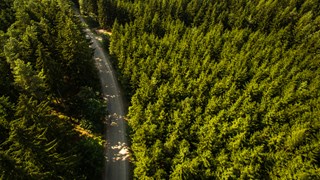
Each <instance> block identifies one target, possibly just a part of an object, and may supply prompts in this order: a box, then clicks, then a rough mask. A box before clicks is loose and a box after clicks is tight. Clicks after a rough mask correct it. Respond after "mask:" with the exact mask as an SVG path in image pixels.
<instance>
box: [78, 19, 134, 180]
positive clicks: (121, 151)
mask: <svg viewBox="0 0 320 180" xmlns="http://www.w3.org/2000/svg"><path fill="white" fill-rule="evenodd" d="M79 17H80V20H81V21H82V23H86V22H85V21H84V19H83V18H82V17H81V16H79ZM85 32H86V34H87V37H88V38H90V39H91V42H92V45H91V47H92V48H93V49H95V50H94V58H95V62H96V66H97V69H98V71H99V76H100V81H101V85H102V92H103V96H104V98H105V99H106V100H107V104H108V106H107V109H108V112H109V114H110V115H108V117H106V133H105V139H106V141H107V143H106V147H105V169H104V176H103V178H104V179H108V180H127V179H129V171H130V168H129V151H128V139H127V135H126V129H127V128H126V127H127V123H126V121H125V120H124V116H125V108H124V103H123V97H122V94H121V91H120V88H119V84H118V82H117V79H116V76H115V73H114V69H113V67H112V65H111V62H110V60H109V56H108V55H107V53H106V52H105V51H104V49H103V48H102V46H101V44H100V42H99V41H98V40H97V39H98V38H99V37H97V36H96V35H95V34H93V33H92V32H91V30H90V29H88V28H86V29H85Z"/></svg>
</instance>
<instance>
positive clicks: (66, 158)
mask: <svg viewBox="0 0 320 180" xmlns="http://www.w3.org/2000/svg"><path fill="white" fill-rule="evenodd" d="M0 24H1V27H0V28H1V29H0V179H90V178H98V177H100V174H101V171H102V167H103V163H102V162H103V145H102V144H101V142H100V141H98V140H96V139H93V138H90V137H85V136H80V135H79V133H78V132H76V131H75V130H74V126H76V125H75V124H72V123H74V122H77V120H74V119H75V118H74V117H79V118H85V119H86V121H87V122H89V123H90V124H92V126H94V127H95V128H97V127H102V117H103V116H104V115H105V104H104V103H103V102H102V100H100V97H99V96H98V95H97V94H98V93H97V91H99V89H100V86H99V80H98V77H97V73H96V69H95V67H94V62H93V58H92V55H93V51H92V49H90V48H89V45H90V43H89V41H88V40H87V39H86V38H85V34H84V32H82V27H81V25H80V22H79V20H78V18H77V17H75V16H74V14H73V12H72V10H71V7H70V3H69V1H66V0H59V1H51V0H42V1H34V0H12V1H11V0H5V1H1V2H0ZM86 93H88V94H86ZM74 102H78V104H73V103H74ZM79 103H81V104H79ZM72 106H75V107H72ZM73 109H77V111H72V110H73ZM65 114H67V115H69V117H67V116H65ZM68 119H70V120H74V122H71V121H68Z"/></svg>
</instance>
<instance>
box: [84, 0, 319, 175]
mask: <svg viewBox="0 0 320 180" xmlns="http://www.w3.org/2000/svg"><path fill="white" fill-rule="evenodd" d="M78 4H79V6H80V10H81V12H82V13H83V14H87V15H89V16H91V17H92V19H93V20H95V21H96V22H97V23H98V24H99V26H100V27H102V28H104V29H108V30H111V32H112V35H111V37H110V43H109V44H110V46H109V52H110V54H111V55H112V57H113V63H114V65H115V66H116V68H117V70H118V73H119V75H120V80H121V82H122V85H123V87H124V88H125V90H126V92H127V96H128V98H129V99H130V102H131V103H130V107H129V114H128V119H129V120H128V121H129V125H130V137H131V143H132V146H131V151H132V161H133V164H134V170H133V171H134V178H136V179H320V131H319V129H320V69H319V68H320V14H319V13H320V4H319V1H317V0H282V1H278V0H257V1H254V0H224V1H214V0H161V1H154V0H80V1H79V2H78Z"/></svg>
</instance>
